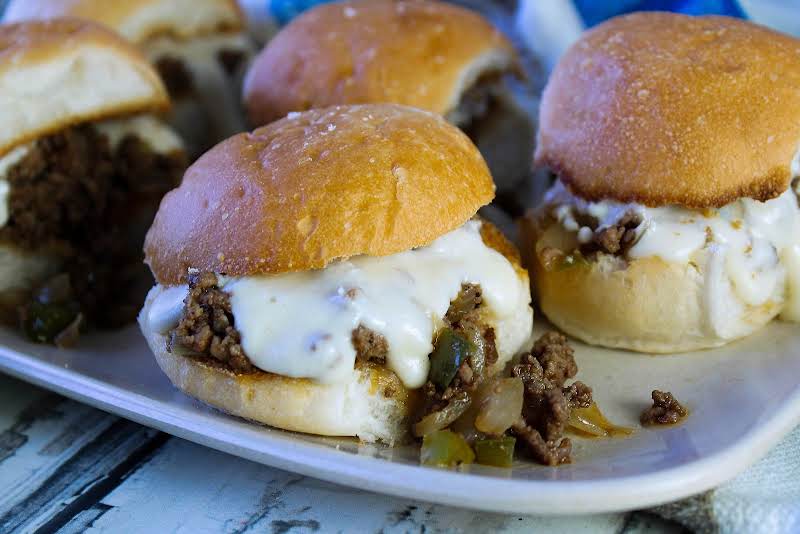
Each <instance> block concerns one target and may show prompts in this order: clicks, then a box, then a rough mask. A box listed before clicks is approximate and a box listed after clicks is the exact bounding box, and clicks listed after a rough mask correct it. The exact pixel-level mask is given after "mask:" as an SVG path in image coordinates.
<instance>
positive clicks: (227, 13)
mask: <svg viewBox="0 0 800 534" xmlns="http://www.w3.org/2000/svg"><path fill="white" fill-rule="evenodd" d="M57 17H77V18H84V19H89V20H94V21H96V22H100V23H102V24H105V25H106V26H109V27H111V28H113V29H114V30H116V31H117V32H119V33H120V34H121V35H122V36H123V37H125V38H126V39H128V40H130V41H133V42H134V43H137V44H138V43H142V42H144V41H146V40H147V39H149V38H151V37H155V36H159V35H170V36H173V37H177V38H180V39H186V38H191V37H195V36H198V35H206V34H213V33H219V32H229V31H239V30H241V29H242V28H243V27H244V15H243V14H242V11H241V9H240V8H239V5H238V4H237V2H236V0H11V2H9V4H8V7H7V8H6V11H5V14H4V15H3V20H4V21H7V22H12V21H20V20H30V19H51V18H57Z"/></svg>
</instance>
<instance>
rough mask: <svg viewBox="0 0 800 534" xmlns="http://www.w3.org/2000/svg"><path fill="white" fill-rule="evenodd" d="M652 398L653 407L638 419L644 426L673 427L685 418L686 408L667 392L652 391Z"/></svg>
mask: <svg viewBox="0 0 800 534" xmlns="http://www.w3.org/2000/svg"><path fill="white" fill-rule="evenodd" d="M652 397H653V405H652V406H651V407H650V408H648V409H646V410H645V411H644V412H642V415H641V417H640V418H639V421H640V422H641V423H642V424H643V425H644V426H654V425H674V424H675V423H677V422H678V421H680V420H681V419H683V418H684V417H686V414H687V412H686V408H684V407H683V406H681V404H680V403H679V402H678V400H677V399H676V398H675V397H673V396H672V393H670V392H669V391H666V392H664V391H658V390H653V393H652Z"/></svg>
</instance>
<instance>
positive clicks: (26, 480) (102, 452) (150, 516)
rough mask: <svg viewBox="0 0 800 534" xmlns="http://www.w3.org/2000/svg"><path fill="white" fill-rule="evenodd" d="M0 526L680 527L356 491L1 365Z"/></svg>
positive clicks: (241, 529)
mask: <svg viewBox="0 0 800 534" xmlns="http://www.w3.org/2000/svg"><path fill="white" fill-rule="evenodd" d="M0 402H1V403H0V422H2V423H3V425H2V426H0V481H2V484H0V532H4V533H5V532H56V531H57V532H62V533H77V532H94V533H105V532H113V533H118V532H121V533H125V532H137V533H138V532H145V533H146V532H158V533H161V532H185V533H192V534H194V533H204V532H209V533H210V532H214V533H216V532H226V533H251V532H272V533H280V534H283V533H306V532H317V531H318V532H382V533H386V534H394V533H398V532H473V531H493V532H552V531H558V532H592V533H595V532H597V533H606V532H608V533H611V532H624V533H625V534H639V533H644V532H665V533H666V532H677V530H674V529H670V526H669V525H668V524H662V523H661V522H660V521H659V520H658V519H656V518H652V517H650V518H649V519H648V518H647V516H641V517H645V518H646V519H645V520H643V519H641V517H639V516H636V515H633V516H628V519H627V520H626V517H625V516H624V515H623V514H608V515H603V516H595V517H591V518H561V519H548V518H534V517H516V516H508V515H502V514H485V513H476V512H472V511H469V510H461V509H457V508H452V507H446V506H438V505H431V504H426V503H422V502H416V501H413V500H408V499H396V498H392V497H387V496H383V495H377V494H372V493H366V492H362V491H359V490H356V489H350V488H345V487H341V486H337V485H335V484H329V483H326V482H321V481H317V480H314V479H309V478H306V477H302V476H298V475H293V474H291V473H286V472H283V471H279V470H276V469H272V468H269V467H266V466H262V465H259V464H255V463H252V462H249V461H247V460H243V459H241V458H236V457H233V456H229V455H226V454H224V453H220V452H217V451H214V450H211V449H207V448H204V447H201V446H199V445H194V444H192V443H189V442H186V441H184V440H180V439H177V438H168V437H167V436H166V435H164V434H160V433H158V432H156V431H153V430H149V429H146V428H144V427H141V426H139V425H136V424H134V423H131V422H128V421H124V420H121V419H119V418H116V417H114V416H111V415H108V414H104V413H102V412H100V411H98V410H94V409H92V408H89V407H86V406H83V405H81V404H79V403H75V402H72V401H69V400H66V399H63V398H61V397H59V396H57V395H52V394H48V393H46V392H44V391H42V390H39V389H37V388H34V387H32V386H27V385H25V384H22V383H20V382H17V381H15V380H12V379H8V378H5V377H2V376H0Z"/></svg>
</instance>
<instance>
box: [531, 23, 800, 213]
mask: <svg viewBox="0 0 800 534" xmlns="http://www.w3.org/2000/svg"><path fill="white" fill-rule="evenodd" d="M799 88H800V41H798V40H796V39H793V38H791V37H789V36H786V35H783V34H780V33H776V32H774V31H771V30H768V29H766V28H763V27H761V26H757V25H755V24H751V23H748V22H744V21H741V20H737V19H732V18H727V17H716V16H715V17H689V16H685V15H677V14H669V13H638V14H633V15H627V16H623V17H619V18H615V19H612V20H610V21H608V22H606V23H604V24H601V25H600V26H597V27H596V28H594V29H593V30H591V31H589V32H587V33H586V34H585V35H584V36H583V37H582V38H581V39H580V40H579V41H578V42H577V43H576V44H574V45H573V46H572V47H571V48H570V49H569V51H568V52H567V53H566V54H565V56H564V58H563V59H562V60H561V61H560V62H559V64H558V65H557V67H556V68H555V70H554V72H553V74H552V76H551V78H550V80H549V82H548V84H547V87H546V88H545V91H544V94H543V96H542V102H541V113H540V121H541V122H540V132H539V140H538V146H537V149H536V160H537V163H538V164H541V165H547V166H549V167H550V168H551V169H553V171H554V172H556V173H558V174H559V175H560V178H561V180H562V181H564V182H565V183H566V185H567V186H568V187H569V188H570V189H571V190H572V191H573V193H575V194H576V195H579V196H581V197H583V198H585V199H587V200H601V199H613V200H617V201H620V202H637V203H640V204H644V205H647V206H660V205H667V204H677V205H682V206H686V207H689V208H707V207H720V206H723V205H725V204H728V203H729V202H731V201H733V200H736V199H738V198H741V197H749V198H754V199H757V200H761V201H765V200H768V199H771V198H774V197H776V196H778V195H779V194H781V193H782V192H784V191H786V189H787V188H788V186H789V181H790V179H791V176H790V164H791V161H792V158H793V156H794V154H795V153H796V152H797V150H798V142H800V89H799Z"/></svg>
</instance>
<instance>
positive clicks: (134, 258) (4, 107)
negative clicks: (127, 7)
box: [0, 19, 186, 345]
mask: <svg viewBox="0 0 800 534" xmlns="http://www.w3.org/2000/svg"><path fill="white" fill-rule="evenodd" d="M0 50H2V52H0V71H1V73H2V79H3V98H2V99H0V117H2V122H3V125H4V128H3V130H2V133H0V242H2V245H0V310H2V318H3V320H4V321H6V322H14V323H15V322H17V320H18V312H19V313H20V314H21V319H22V326H23V328H24V329H25V332H26V333H27V334H28V335H29V337H30V338H32V339H33V340H35V341H40V342H51V341H55V342H56V343H58V344H60V345H67V344H71V343H74V342H75V339H76V337H77V334H78V331H79V330H81V329H82V328H83V327H84V326H85V325H86V324H87V323H88V324H90V325H96V326H118V325H120V324H123V323H125V322H126V321H132V320H133V319H135V317H136V310H137V309H138V307H139V306H140V305H141V304H140V303H141V299H142V298H143V296H144V294H145V293H146V286H148V285H150V284H151V283H152V282H150V280H152V279H151V278H150V276H149V274H148V273H147V270H146V269H142V253H141V247H142V242H143V240H144V235H145V232H146V230H147V227H148V226H149V224H150V223H151V222H152V217H153V215H154V213H155V211H156V209H157V206H158V202H159V200H160V198H161V196H162V195H163V194H164V193H165V192H166V191H168V190H169V189H171V188H173V187H175V185H176V184H177V183H178V181H179V179H180V176H181V174H182V173H183V170H184V169H185V167H186V157H185V154H184V151H183V144H182V142H181V140H180V139H179V138H178V136H177V135H176V134H175V133H173V131H172V130H170V129H169V127H167V126H166V125H164V124H163V123H162V122H161V121H160V120H159V119H158V118H157V117H156V116H155V115H154V114H155V113H159V112H162V111H165V110H167V109H168V107H169V99H168V96H167V93H166V90H165V88H164V86H163V85H162V83H161V81H160V79H159V77H158V74H157V73H156V72H155V71H154V70H153V69H152V67H151V66H150V64H149V63H148V62H147V61H146V59H145V58H144V57H143V56H142V55H141V54H140V53H139V51H138V50H137V49H135V48H133V47H132V46H131V45H130V44H129V43H128V42H127V41H125V40H123V39H122V38H120V37H118V36H117V35H115V34H113V33H111V32H110V31H108V30H106V29H104V28H103V27H101V26H98V25H95V24H93V23H90V22H85V21H78V20H75V19H71V20H70V19H61V20H52V21H48V22H27V23H19V24H6V25H3V26H0ZM142 289H144V292H142V291H141V290H142ZM137 301H138V302H137Z"/></svg>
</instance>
